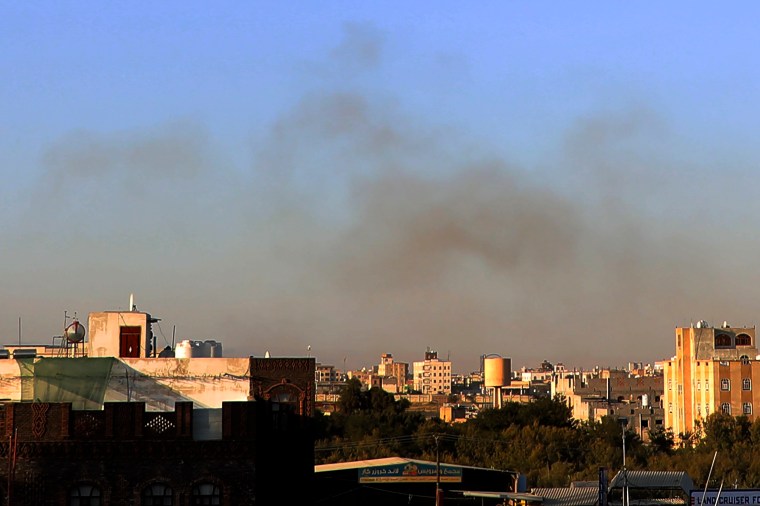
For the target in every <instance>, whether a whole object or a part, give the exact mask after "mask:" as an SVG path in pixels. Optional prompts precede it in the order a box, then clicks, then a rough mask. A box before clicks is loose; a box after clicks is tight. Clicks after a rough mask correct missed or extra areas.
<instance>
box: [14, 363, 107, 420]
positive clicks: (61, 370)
mask: <svg viewBox="0 0 760 506" xmlns="http://www.w3.org/2000/svg"><path fill="white" fill-rule="evenodd" d="M18 362H19V367H20V368H21V400H22V401H33V402H34V401H36V402H70V403H71V404H72V407H73V408H74V409H101V408H102V407H103V400H104V398H105V394H106V388H107V387H108V381H109V379H110V378H111V368H112V367H113V365H114V364H115V363H116V362H117V361H116V359H114V358H112V357H105V358H37V359H22V360H19V361H18Z"/></svg>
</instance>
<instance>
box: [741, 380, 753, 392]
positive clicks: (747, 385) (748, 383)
mask: <svg viewBox="0 0 760 506" xmlns="http://www.w3.org/2000/svg"><path fill="white" fill-rule="evenodd" d="M742 390H752V380H751V379H749V378H744V379H743V380H742Z"/></svg>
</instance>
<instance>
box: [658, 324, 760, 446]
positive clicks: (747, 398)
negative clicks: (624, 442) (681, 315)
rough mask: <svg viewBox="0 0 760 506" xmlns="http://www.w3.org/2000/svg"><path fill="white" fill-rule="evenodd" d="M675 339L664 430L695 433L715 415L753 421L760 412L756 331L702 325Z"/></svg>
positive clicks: (666, 367) (667, 368) (667, 365)
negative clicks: (758, 411) (717, 412)
mask: <svg viewBox="0 0 760 506" xmlns="http://www.w3.org/2000/svg"><path fill="white" fill-rule="evenodd" d="M675 334H676V335H675V337H676V354H675V356H674V357H672V358H671V359H670V360H667V361H664V362H663V376H664V389H665V391H664V396H663V408H664V410H665V425H666V426H667V427H669V428H671V429H672V430H673V432H674V434H676V435H678V434H687V433H694V432H695V431H696V430H697V429H698V425H697V423H698V422H699V421H703V420H704V419H705V418H706V417H707V416H708V415H710V414H711V413H714V412H716V411H721V412H723V413H726V414H730V415H734V416H738V415H745V416H747V417H748V418H749V419H750V420H754V419H755V417H756V409H755V406H760V389H758V388H756V385H755V384H754V380H755V379H758V381H760V361H758V359H757V358H758V350H757V343H756V340H755V338H756V333H755V328H754V327H740V328H732V327H731V326H729V325H728V324H727V323H724V324H723V325H722V326H721V327H719V328H715V327H711V326H710V325H708V324H707V322H704V321H700V322H699V323H697V324H696V325H695V326H691V327H679V328H676V331H675Z"/></svg>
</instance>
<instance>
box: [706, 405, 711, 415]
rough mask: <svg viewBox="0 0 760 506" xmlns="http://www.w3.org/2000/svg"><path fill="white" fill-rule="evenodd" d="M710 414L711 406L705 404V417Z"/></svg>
mask: <svg viewBox="0 0 760 506" xmlns="http://www.w3.org/2000/svg"><path fill="white" fill-rule="evenodd" d="M709 414H710V405H709V404H705V416H707V415H709Z"/></svg>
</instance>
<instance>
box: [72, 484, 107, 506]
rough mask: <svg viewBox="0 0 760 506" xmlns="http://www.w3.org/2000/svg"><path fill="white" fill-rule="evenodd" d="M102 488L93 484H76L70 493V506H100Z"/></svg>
mask: <svg viewBox="0 0 760 506" xmlns="http://www.w3.org/2000/svg"><path fill="white" fill-rule="evenodd" d="M101 504H102V503H101V502H100V489H99V488H98V487H95V486H93V485H88V484H84V483H83V484H80V485H74V487H72V489H71V494H70V495H69V506H100V505H101Z"/></svg>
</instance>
